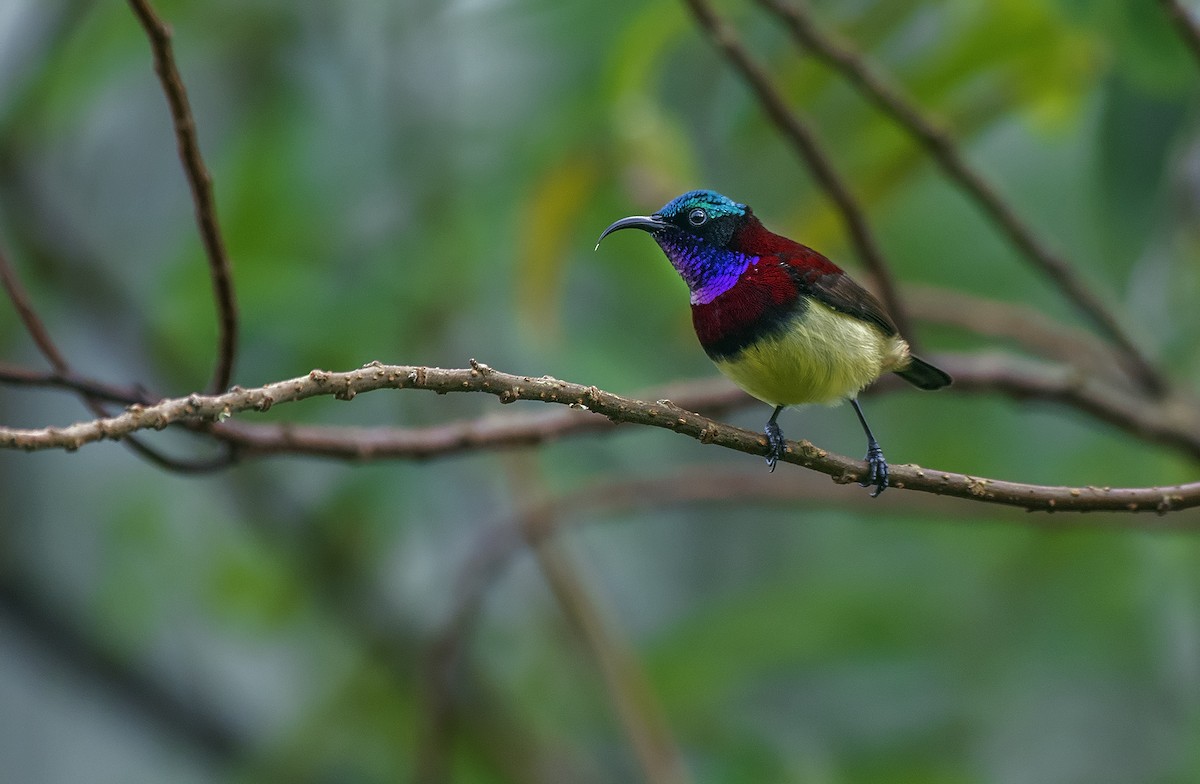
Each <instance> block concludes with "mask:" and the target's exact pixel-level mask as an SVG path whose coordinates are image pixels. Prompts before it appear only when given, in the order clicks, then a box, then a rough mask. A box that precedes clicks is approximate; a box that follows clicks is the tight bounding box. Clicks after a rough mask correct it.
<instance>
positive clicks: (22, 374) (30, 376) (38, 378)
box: [0, 362, 157, 405]
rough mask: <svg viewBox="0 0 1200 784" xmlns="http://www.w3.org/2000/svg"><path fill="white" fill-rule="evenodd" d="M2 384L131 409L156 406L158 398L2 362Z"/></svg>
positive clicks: (68, 374) (136, 390)
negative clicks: (60, 392)
mask: <svg viewBox="0 0 1200 784" xmlns="http://www.w3.org/2000/svg"><path fill="white" fill-rule="evenodd" d="M0 384H12V385H13V386H20V387H49V388H52V389H62V390H66V391H68V392H75V393H77V394H80V395H84V396H86V397H90V398H92V399H93V400H103V401H105V402H108V403H120V404H122V405H129V404H131V403H141V404H143V405H146V404H150V403H154V402H155V401H156V400H157V398H153V397H151V396H150V395H149V394H148V393H147V392H146V391H145V390H144V389H141V388H140V387H120V386H116V385H113V384H107V383H105V382H103V381H98V380H96V379H94V378H86V377H84V376H79V375H76V374H75V373H72V372H69V371H68V372H60V371H57V370H49V371H39V370H29V369H28V368H23V367H17V366H16V365H10V364H8V363H7V362H0Z"/></svg>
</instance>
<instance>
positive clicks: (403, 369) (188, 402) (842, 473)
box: [0, 362, 1200, 513]
mask: <svg viewBox="0 0 1200 784" xmlns="http://www.w3.org/2000/svg"><path fill="white" fill-rule="evenodd" d="M951 372H954V368H953V367H951ZM377 389H425V390H430V391H435V392H438V393H441V394H445V393H448V392H484V393H487V394H490V395H495V396H496V397H498V398H500V402H502V403H511V402H513V401H516V400H537V401H541V402H544V403H557V404H560V405H568V406H571V407H574V408H584V409H588V410H590V411H592V412H594V413H595V414H597V415H600V416H604V417H607V418H608V419H610V420H612V421H614V422H628V423H631V424H639V425H649V426H652V427H660V428H664V429H667V430H673V431H675V432H677V433H680V434H682V435H686V436H688V437H690V438H694V439H696V440H697V441H700V442H701V443H704V444H715V445H717V446H721V447H725V448H727V449H734V450H737V451H739V452H745V453H747V454H753V455H760V456H762V455H765V453H766V450H767V444H766V439H765V438H764V437H763V436H762V435H761V434H759V433H755V432H751V431H748V430H743V429H741V428H737V427H733V426H731V425H726V424H723V423H720V422H717V421H714V420H712V419H709V418H707V417H704V416H700V415H699V414H694V413H692V412H689V411H685V410H684V409H682V408H680V407H679V406H677V405H675V404H674V403H671V402H670V401H667V400H663V401H658V402H654V403H650V402H644V401H639V400H632V399H629V398H624V397H620V396H618V395H614V394H612V393H611V392H604V391H603V390H601V389H599V388H597V387H594V386H584V385H582V384H574V383H570V382H567V381H560V380H558V379H555V378H551V377H549V376H542V377H540V378H532V377H530V376H517V375H513V374H511V373H503V372H501V371H497V370H493V369H492V368H490V367H488V366H486V365H483V364H480V363H478V362H472V364H471V367H469V368H460V369H446V368H429V367H417V366H405V365H382V364H379V363H378V362H374V363H371V364H369V365H367V366H365V367H363V368H360V369H358V370H352V371H348V372H342V373H332V372H328V371H324V370H314V371H312V372H311V373H309V375H307V376H304V377H300V378H294V379H289V380H286V381H278V382H275V383H273V384H268V385H266V386H264V387H258V388H255V389H240V388H236V389H235V390H234V391H232V392H228V393H226V394H224V395H189V396H188V397H186V398H174V399H169V400H164V401H162V402H160V403H157V404H155V405H153V406H140V405H133V406H130V407H129V408H128V409H126V411H125V412H124V413H122V414H119V415H117V416H114V417H107V418H102V419H96V420H92V421H90V422H81V423H78V424H74V425H70V426H68V427H48V428H43V429H36V430H34V429H22V428H9V427H0V447H7V448H15V449H26V450H42V449H68V450H70V449H78V448H79V447H81V446H83V445H85V444H89V443H93V442H95V441H100V440H103V439H113V440H119V439H121V438H125V437H127V436H129V435H130V434H131V433H135V432H137V431H140V430H144V429H148V428H155V429H162V428H165V427H167V426H168V425H171V424H175V423H188V424H203V423H205V422H212V421H220V420H222V419H225V418H228V417H230V416H232V415H233V414H235V413H238V412H241V411H248V410H251V409H254V410H258V411H265V410H267V409H269V408H270V407H272V406H273V405H275V404H278V403H288V402H293V401H297V400H305V399H308V398H311V397H318V396H323V395H333V396H336V397H338V398H339V399H342V400H350V399H352V398H354V397H355V396H356V395H357V394H359V393H361V392H370V391H373V390H377ZM782 460H783V462H787V463H793V464H795V465H800V466H803V467H805V468H810V469H813V470H815V471H819V472H821V473H823V474H827V475H828V476H830V477H832V478H833V479H834V481H836V482H839V483H848V482H853V481H858V480H859V478H860V477H861V476H862V475H863V474H864V465H863V463H862V462H861V461H858V460H852V459H850V458H848V457H844V456H841V455H836V454H833V453H830V452H827V451H826V450H823V449H819V448H817V447H815V446H813V445H812V444H811V443H809V442H807V441H790V442H788V445H787V450H786V452H785V454H784V455H783V458H782ZM891 475H892V486H893V487H896V488H907V489H909V490H917V491H920V492H926V493H934V494H936V495H949V496H954V497H958V498H967V499H972V500H978V501H984V502H987V503H996V504H1006V505H1009V506H1017V507H1021V508H1023V509H1029V510H1031V511H1099V510H1110V511H1129V512H1139V511H1155V512H1158V513H1166V512H1169V511H1173V510H1177V509H1185V508H1190V507H1193V506H1198V505H1200V482H1193V483H1190V484H1183V485H1170V486H1163V487H1141V488H1109V487H1063V486H1047V485H1031V484H1023V483H1018V482H1006V481H1003V480H997V479H986V478H981V477H974V476H968V475H964V474H956V473H953V472H949V471H938V470H933V469H923V468H921V467H919V466H915V465H896V466H893V467H892V472H891Z"/></svg>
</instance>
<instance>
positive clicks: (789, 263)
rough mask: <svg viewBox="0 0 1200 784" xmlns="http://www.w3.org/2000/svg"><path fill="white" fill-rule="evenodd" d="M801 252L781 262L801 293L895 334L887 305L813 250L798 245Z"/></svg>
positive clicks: (786, 257)
mask: <svg viewBox="0 0 1200 784" xmlns="http://www.w3.org/2000/svg"><path fill="white" fill-rule="evenodd" d="M796 244H797V245H798V247H799V248H800V249H802V252H801V253H795V252H793V253H781V254H780V256H779V259H780V263H781V264H782V265H783V266H785V267H786V268H787V269H788V271H789V272H790V273H791V275H792V278H793V280H795V281H796V286H797V287H798V288H799V289H800V293H802V294H805V295H807V296H810V297H812V298H814V299H816V300H817V301H818V302H821V303H823V304H825V305H828V306H829V307H831V308H833V309H834V310H836V311H838V312H839V313H845V314H846V315H847V316H853V317H854V318H856V319H858V320H859V321H865V322H867V323H868V324H874V325H875V326H877V327H879V329H881V330H882V331H883V333H884V334H885V335H895V334H896V332H897V329H896V324H895V323H894V322H893V321H892V317H891V316H889V315H888V313H887V310H886V309H885V308H884V307H883V303H881V302H880V301H879V300H877V299H876V298H875V295H874V294H872V293H871V292H869V291H867V290H866V289H864V288H863V287H862V286H860V285H858V284H857V283H855V282H854V280H853V279H852V278H851V277H850V276H849V275H847V274H846V273H845V272H843V271H842V270H841V268H840V267H838V266H837V265H836V264H834V263H833V262H831V261H830V260H829V259H827V258H825V257H824V256H822V255H821V254H820V253H817V252H816V251H815V250H813V249H812V248H809V247H807V246H805V245H799V243H796Z"/></svg>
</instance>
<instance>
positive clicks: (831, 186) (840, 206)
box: [684, 0, 915, 342]
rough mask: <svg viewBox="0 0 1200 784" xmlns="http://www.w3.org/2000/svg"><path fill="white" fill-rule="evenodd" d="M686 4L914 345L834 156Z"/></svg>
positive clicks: (724, 30) (717, 23) (706, 11)
mask: <svg viewBox="0 0 1200 784" xmlns="http://www.w3.org/2000/svg"><path fill="white" fill-rule="evenodd" d="M684 2H685V3H686V4H687V6H688V8H690V9H691V11H692V14H693V16H695V17H696V21H697V22H699V23H700V26H701V27H702V28H703V29H704V31H705V33H707V34H708V37H709V38H710V39H711V40H712V42H713V44H715V45H716V46H717V48H719V49H720V50H721V51H722V52H724V53H725V56H726V58H727V59H728V60H729V62H730V63H731V64H732V65H733V66H734V67H735V68H736V69H737V70H738V72H739V73H741V75H742V78H743V79H744V80H745V81H746V83H747V84H748V85H749V86H750V88H751V89H752V90H753V91H754V93H755V94H756V95H757V96H758V100H759V103H760V105H761V106H762V108H763V110H764V111H766V113H767V116H768V117H769V118H770V119H771V121H772V122H773V123H775V125H776V127H777V128H779V130H780V131H781V132H782V133H783V134H784V136H786V137H787V139H788V140H789V141H790V142H791V143H792V146H793V147H794V148H795V150H796V152H797V153H799V154H800V157H801V158H803V159H804V162H805V164H806V165H807V166H808V168H809V170H810V171H811V172H812V175H813V178H814V179H816V181H817V183H818V184H819V185H820V186H821V187H822V188H824V189H825V192H826V193H827V194H828V195H829V198H830V199H831V200H832V201H833V203H834V206H835V207H837V210H838V212H839V214H840V215H841V216H842V221H843V222H844V223H845V225H846V230H847V231H848V232H849V234H850V239H851V241H852V242H853V243H854V247H855V248H857V249H858V253H859V255H860V256H861V257H862V261H863V263H864V264H865V265H866V266H867V269H868V270H869V271H870V273H871V275H872V276H874V278H875V281H876V283H877V284H878V286H879V294H880V296H881V297H882V298H883V302H884V304H885V305H886V306H887V309H888V312H889V313H890V314H891V316H892V319H893V320H894V321H895V322H896V326H897V327H898V328H899V330H900V334H902V335H904V336H905V338H907V339H909V341H910V342H913V341H915V333H914V332H913V330H912V325H911V323H910V322H909V319H908V314H907V311H906V310H905V308H904V306H903V303H902V301H901V299H900V296H899V294H898V293H897V291H896V281H895V279H894V278H893V277H892V273H891V269H890V268H889V267H888V263H887V261H886V260H885V259H884V257H883V252H882V251H881V250H880V248H879V244H878V243H877V242H876V241H875V235H874V234H872V233H871V229H870V227H869V226H868V225H867V218H866V214H865V213H864V212H863V209H862V206H861V205H859V203H858V200H857V199H855V198H854V195H853V194H852V193H851V192H850V188H849V186H848V185H847V184H846V183H845V181H844V180H843V179H842V177H841V175H840V174H838V172H837V169H835V168H834V166H833V163H832V161H831V160H830V159H829V156H828V155H827V154H826V153H825V151H824V150H823V149H822V147H821V144H820V142H818V141H817V137H816V134H814V133H813V131H812V129H811V128H810V127H809V124H808V122H807V121H806V120H804V119H803V118H801V116H800V115H799V114H797V113H796V112H793V111H792V110H791V108H789V107H788V104H787V101H785V100H784V98H783V96H782V95H780V93H779V91H778V90H776V89H775V86H774V85H773V84H772V83H771V79H770V77H769V76H768V75H767V73H766V71H765V70H763V68H762V66H760V65H759V64H758V63H757V62H755V61H754V59H753V58H751V57H750V55H749V53H748V52H747V51H746V50H745V48H744V47H743V46H742V45H741V43H740V42H739V41H738V39H737V36H736V35H735V34H734V32H733V30H732V28H730V27H729V25H728V24H726V23H725V22H724V21H723V20H722V19H721V18H720V17H718V16H717V14H716V12H715V11H713V9H712V6H710V5H709V4H708V2H707V0H684Z"/></svg>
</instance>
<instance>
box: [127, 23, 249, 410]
mask: <svg viewBox="0 0 1200 784" xmlns="http://www.w3.org/2000/svg"><path fill="white" fill-rule="evenodd" d="M129 4H130V5H131V6H132V7H133V11H134V14H136V15H137V18H138V21H139V22H140V23H141V25H142V27H143V28H145V30H146V35H147V37H148V38H149V39H150V49H151V51H152V53H153V55H154V71H155V73H157V74H158V78H159V81H160V82H161V83H162V88H163V92H164V93H165V94H166V96H167V103H168V104H170V107H171V121H172V122H173V123H174V126H175V139H176V143H177V144H178V146H179V158H180V160H181V161H182V162H183V170H184V173H185V174H186V176H187V181H188V186H189V187H190V188H191V191H192V201H193V203H194V204H195V208H196V223H197V225H198V227H199V229H200V240H201V242H202V243H203V244H204V253H205V256H206V257H207V258H208V269H209V275H210V276H211V278H212V286H213V295H214V297H215V298H216V303H217V313H218V332H219V335H218V349H217V363H216V367H215V369H214V370H213V377H212V381H211V382H210V383H209V385H208V389H209V391H210V392H213V393H218V392H224V391H225V390H226V389H228V388H229V383H230V380H231V379H232V377H233V365H234V360H235V358H236V355H237V333H238V313H237V300H236V297H235V295H234V290H233V273H232V270H231V266H230V263H229V256H228V254H227V253H226V252H225V242H224V240H223V239H222V238H221V230H220V227H219V225H218V223H217V205H216V199H215V198H214V196H213V189H212V177H211V176H210V175H209V172H208V168H207V167H206V166H205V165H204V158H203V157H202V156H201V154H200V141H199V139H198V138H197V136H196V121H195V119H194V118H193V117H192V109H191V106H190V105H189V103H188V97H187V90H186V89H185V88H184V86H183V79H182V77H180V75H179V69H178V68H176V67H175V55H174V54H173V52H172V49H171V28H170V27H168V26H167V24H166V23H165V22H164V21H163V20H162V19H161V18H159V16H158V14H156V13H155V12H154V9H153V8H152V7H151V5H150V3H149V0H129Z"/></svg>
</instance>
